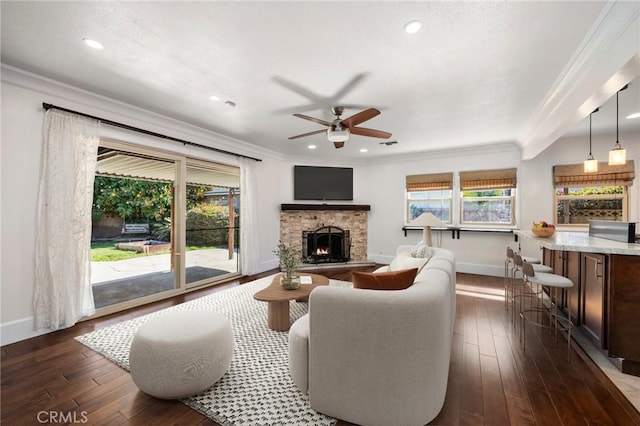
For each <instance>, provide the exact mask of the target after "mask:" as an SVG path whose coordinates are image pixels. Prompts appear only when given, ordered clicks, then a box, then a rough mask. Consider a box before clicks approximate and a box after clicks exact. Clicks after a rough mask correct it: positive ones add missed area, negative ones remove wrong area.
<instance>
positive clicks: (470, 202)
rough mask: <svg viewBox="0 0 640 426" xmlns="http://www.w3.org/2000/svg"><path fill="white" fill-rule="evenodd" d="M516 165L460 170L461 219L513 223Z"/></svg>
mask: <svg viewBox="0 0 640 426" xmlns="http://www.w3.org/2000/svg"><path fill="white" fill-rule="evenodd" d="M516 187H517V169H515V168H512V169H497V170H477V171H467V172H460V223H461V224H473V225H478V224H480V225H514V224H515V205H516Z"/></svg>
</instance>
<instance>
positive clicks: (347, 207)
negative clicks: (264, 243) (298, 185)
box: [280, 204, 371, 212]
mask: <svg viewBox="0 0 640 426" xmlns="http://www.w3.org/2000/svg"><path fill="white" fill-rule="evenodd" d="M280 210H281V211H287V210H358V211H367V212H368V211H370V210H371V206H370V205H369V204H281V205H280Z"/></svg>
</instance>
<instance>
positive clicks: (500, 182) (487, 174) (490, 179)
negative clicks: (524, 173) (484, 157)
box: [460, 168, 518, 191]
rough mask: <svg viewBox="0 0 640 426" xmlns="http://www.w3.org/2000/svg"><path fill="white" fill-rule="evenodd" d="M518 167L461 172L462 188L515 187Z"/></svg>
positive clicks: (463, 189) (465, 189)
mask: <svg viewBox="0 0 640 426" xmlns="http://www.w3.org/2000/svg"><path fill="white" fill-rule="evenodd" d="M517 171H518V169H515V168H513V169H496V170H476V171H471V172H460V189H461V190H462V191H469V190H474V189H497V188H515V187H516V183H517V179H516V176H517Z"/></svg>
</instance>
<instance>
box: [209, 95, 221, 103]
mask: <svg viewBox="0 0 640 426" xmlns="http://www.w3.org/2000/svg"><path fill="white" fill-rule="evenodd" d="M209 99H211V100H212V101H216V102H217V101H219V100H220V96H216V95H211V96H209Z"/></svg>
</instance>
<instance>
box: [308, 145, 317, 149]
mask: <svg viewBox="0 0 640 426" xmlns="http://www.w3.org/2000/svg"><path fill="white" fill-rule="evenodd" d="M307 148H309V149H316V146H315V145H308V146H307Z"/></svg>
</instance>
